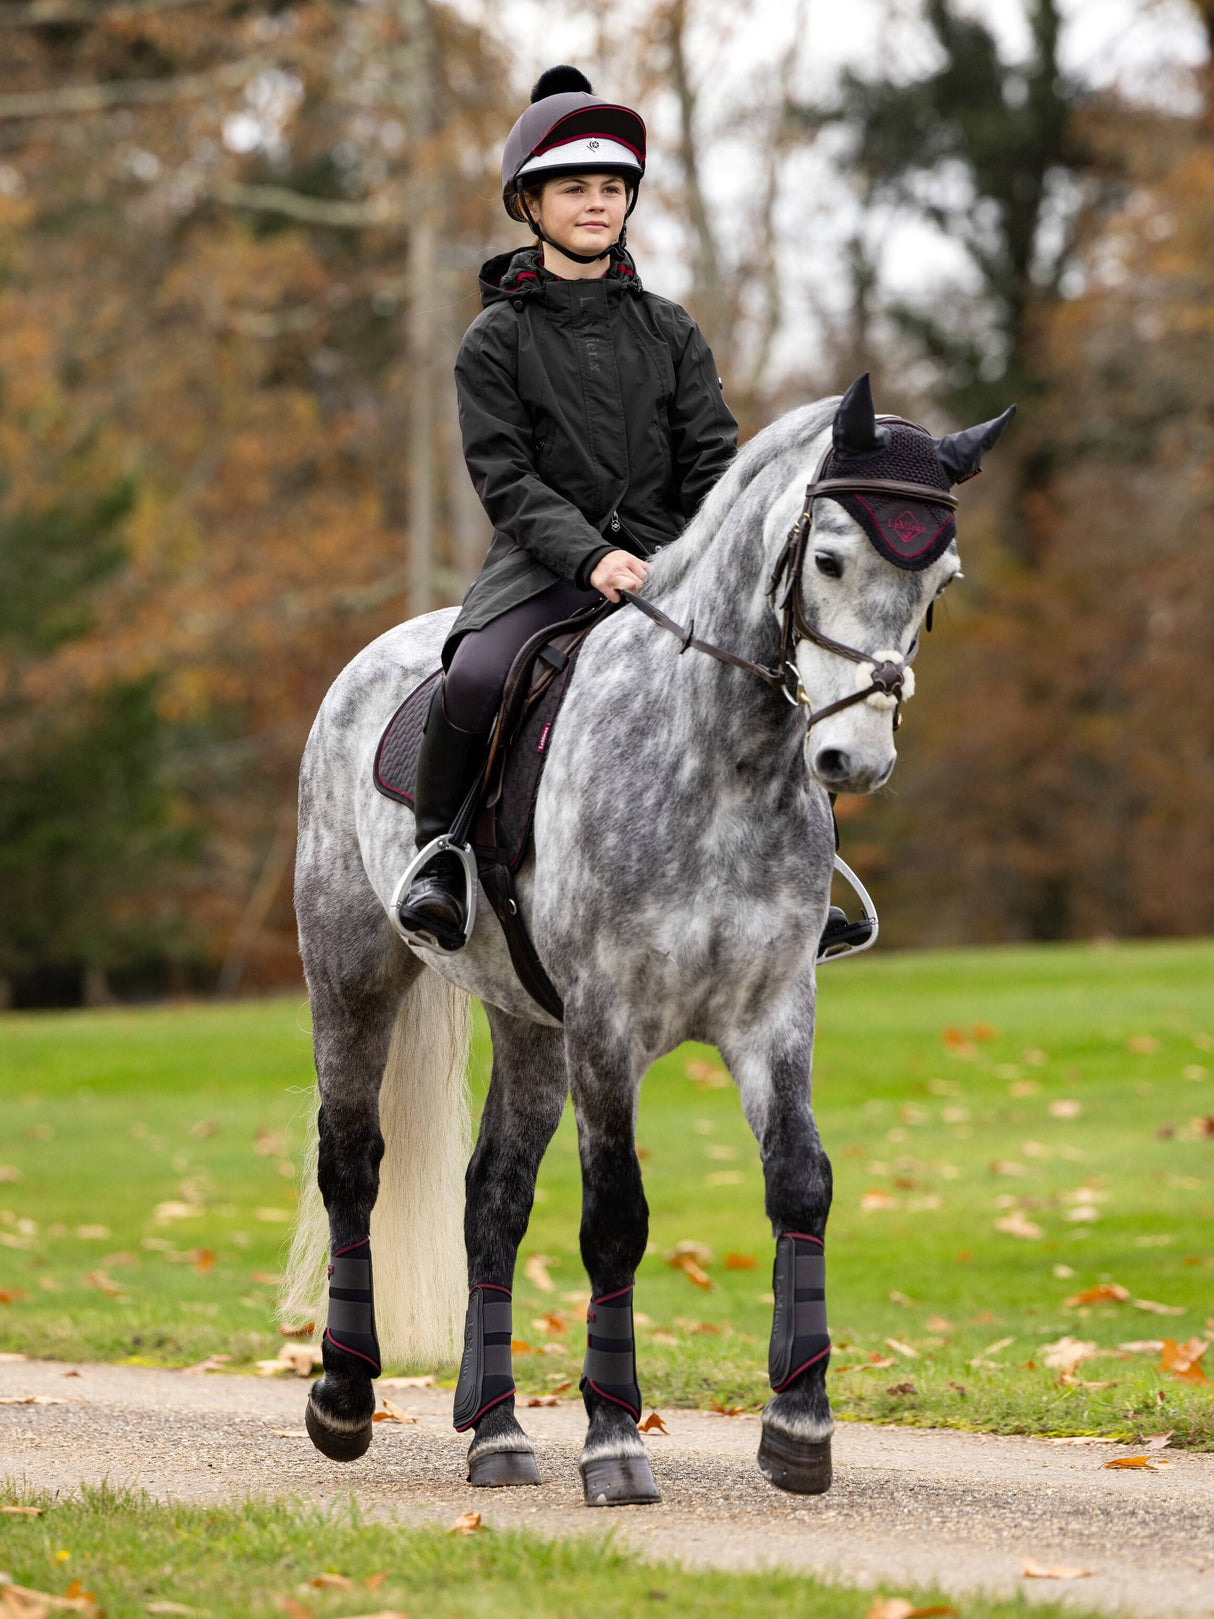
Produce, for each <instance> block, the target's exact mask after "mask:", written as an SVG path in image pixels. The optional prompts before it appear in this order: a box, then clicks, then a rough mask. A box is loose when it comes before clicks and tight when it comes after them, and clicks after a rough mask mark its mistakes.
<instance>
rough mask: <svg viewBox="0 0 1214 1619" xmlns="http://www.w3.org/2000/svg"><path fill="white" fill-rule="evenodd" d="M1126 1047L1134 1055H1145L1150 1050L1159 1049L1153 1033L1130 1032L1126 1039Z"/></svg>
mask: <svg viewBox="0 0 1214 1619" xmlns="http://www.w3.org/2000/svg"><path fill="white" fill-rule="evenodd" d="M1126 1047H1127V1049H1128V1050H1130V1051H1132V1052H1134V1053H1135V1055H1137V1056H1139V1057H1145V1056H1148V1055H1149V1054H1150V1053H1151V1052H1152V1051H1158V1050H1159V1041H1158V1040H1156V1038H1155V1036H1154V1035H1153V1034H1132V1035H1131V1036H1130V1038H1129V1039H1128V1040H1127V1041H1126Z"/></svg>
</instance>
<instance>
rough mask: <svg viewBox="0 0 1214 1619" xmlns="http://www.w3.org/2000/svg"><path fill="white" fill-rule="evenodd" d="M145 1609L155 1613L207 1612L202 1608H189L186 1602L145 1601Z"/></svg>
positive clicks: (146, 1611)
mask: <svg viewBox="0 0 1214 1619" xmlns="http://www.w3.org/2000/svg"><path fill="white" fill-rule="evenodd" d="M143 1611H144V1613H153V1614H156V1613H165V1614H169V1613H184V1614H191V1613H198V1614H201V1613H203V1612H205V1610H204V1609H202V1608H187V1607H186V1605H185V1603H184V1602H145V1603H144V1606H143Z"/></svg>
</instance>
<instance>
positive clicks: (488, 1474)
mask: <svg viewBox="0 0 1214 1619" xmlns="http://www.w3.org/2000/svg"><path fill="white" fill-rule="evenodd" d="M539 1481H540V1470H539V1468H538V1467H537V1466H536V1465H535V1457H534V1456H533V1455H532V1454H531V1452H530V1451H529V1450H491V1451H490V1452H489V1454H488V1455H487V1456H474V1457H473V1458H472V1460H471V1461H470V1462H469V1463H468V1483H469V1484H471V1485H472V1486H473V1487H474V1488H475V1489H478V1490H507V1489H509V1488H510V1487H511V1485H514V1484H538V1483H539Z"/></svg>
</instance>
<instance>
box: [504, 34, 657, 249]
mask: <svg viewBox="0 0 1214 1619" xmlns="http://www.w3.org/2000/svg"><path fill="white" fill-rule="evenodd" d="M644 172H645V124H644V121H643V119H642V118H641V116H640V114H639V113H635V112H633V110H632V109H631V107H621V106H617V105H616V104H615V103H613V102H610V101H604V100H603V99H602V97H601V96H596V95H595V94H594V93H593V92H592V90H591V88H590V81H589V79H587V78H586V76H585V74H583V73H579V72H578V70H577V68H575V67H566V66H562V67H550V68H549V69H548V71H547V72H546V73H542V74H541V75H540V77H539V79H538V80H537V81H536V84H535V88H534V89H533V90H532V92H531V105H530V106H529V107H528V108H527V110H526V112H524V113H523V115H522V117H521V118H520V119H519V120H518V122H517V123H516V124H515V126H514V128H513V129H512V130H511V131H510V133H509V135H507V137H506V148H505V151H504V152H503V154H502V202H503V203H504V204H505V208H506V212H507V213H508V214H509V215H510V217H511V219H516V220H518V221H519V223H520V224H526V225H530V227H531V229H532V230H533V231H534V232H535V234H536V235H537V236H538V237H539V238H540V240H541V241H542V242H548V245H549V246H550V247H558V244H557V243H556V242H549V240H548V237H547V236H545V235H544V232H543V231H542V230H541V228H540V225H539V222H538V221H537V220H535V219H534V218H533V217H532V214H531V210H530V209H529V208H528V207H527V199H526V198H525V197H524V195H523V187H524V186H525V185H526V184H527V183H528V182H529V181H534V182H535V183H537V184H540V183H542V182H543V181H545V180H552V179H555V178H556V177H557V176H558V175H562V174H618V175H619V176H620V178H621V179H623V180H625V181H627V182H628V184H629V185H630V186H631V188H632V196H631V198H630V200H629V203H628V213H629V214H631V212H632V210H633V209H634V208H635V207H636V200H637V191H638V189H639V187H640V183H641V176H642V175H643V174H644ZM627 217H628V216H627V215H625V218H627ZM626 235H627V227H625V229H624V230H621V232H620V235H619V240H618V241H616V242H613V243H612V244H611V247H623V246H624V241H625V237H626ZM559 251H560V252H562V253H563V254H564V255H565V257H566V258H569V259H573V260H574V262H575V263H577V264H593V263H594V262H595V260H596V259H601V258H602V257H603V254H604V253H609V252H610V251H611V248H603V249H602V250H600V251H599V252H598V253H571V252H570V251H569V249H568V248H567V247H561V248H559Z"/></svg>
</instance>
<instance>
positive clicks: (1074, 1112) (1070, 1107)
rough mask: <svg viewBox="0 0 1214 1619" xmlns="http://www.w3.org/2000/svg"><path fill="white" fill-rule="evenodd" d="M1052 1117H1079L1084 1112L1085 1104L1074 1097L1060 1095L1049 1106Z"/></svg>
mask: <svg viewBox="0 0 1214 1619" xmlns="http://www.w3.org/2000/svg"><path fill="white" fill-rule="evenodd" d="M1049 1111H1050V1115H1051V1117H1053V1118H1055V1119H1077V1118H1078V1117H1079V1115H1080V1114H1081V1113H1082V1112H1083V1104H1082V1103H1081V1102H1076V1101H1075V1100H1074V1098H1073V1097H1068V1096H1060V1097H1059V1098H1058V1100H1057V1101H1055V1102H1051V1103H1050V1106H1049Z"/></svg>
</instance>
